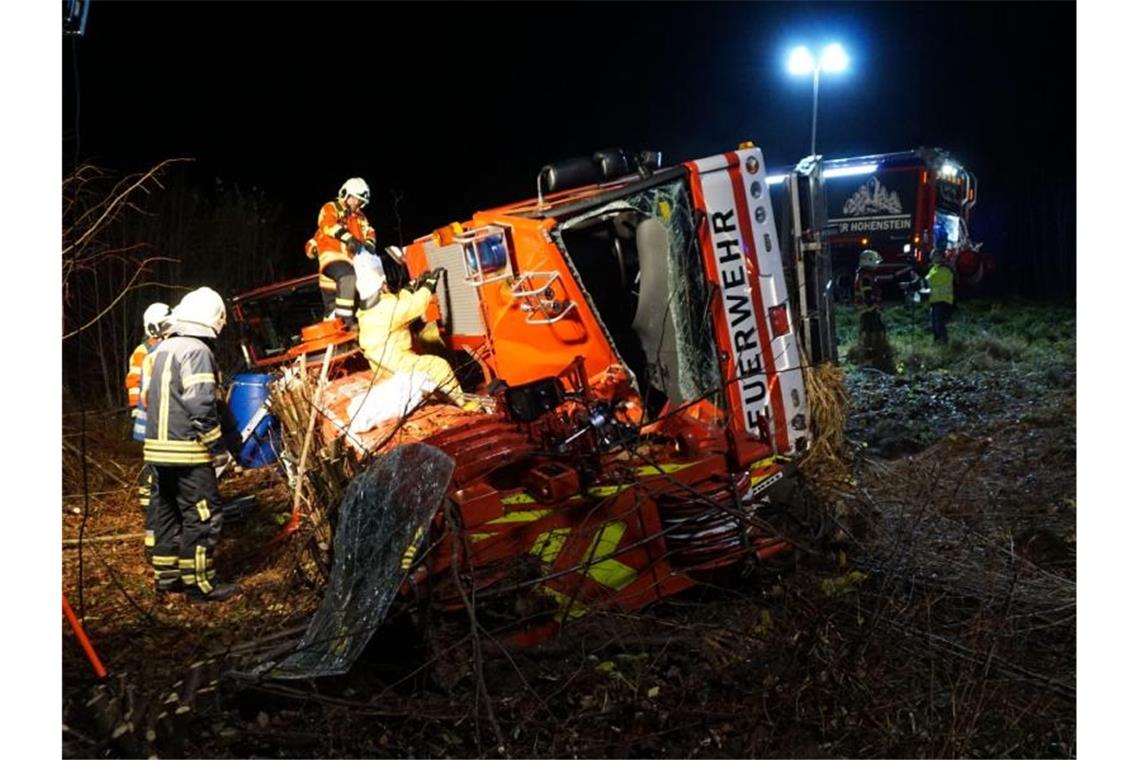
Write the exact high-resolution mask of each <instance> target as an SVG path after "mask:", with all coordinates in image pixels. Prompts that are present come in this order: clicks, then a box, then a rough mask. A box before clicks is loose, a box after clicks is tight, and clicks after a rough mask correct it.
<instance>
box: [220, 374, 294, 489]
mask: <svg viewBox="0 0 1140 760" xmlns="http://www.w3.org/2000/svg"><path fill="white" fill-rule="evenodd" d="M272 381H273V376H272V375H266V374H259V373H248V374H244V375H234V379H233V381H232V382H231V384H230V411H231V412H232V413H233V415H234V419H235V420H236V421H237V428H238V431H239V432H245V429H246V428H247V427H248V426H249V423H250V421H251V420H253V418H254V417H255V416H256V415H258V414H259V413H260V410H261V408H262V407H263V406H264V405H265V402H266V399H268V398H269V384H270V383H271V382H272ZM280 450H281V423H280V422H278V420H277V418H276V417H274V416H273V415H271V414H268V413H265V414H262V415H261V419H260V420H259V421H258V423H257V424H256V425H255V426H254V428H253V430H252V432H250V434H249V436H248V437H247V438H246V439H245V442H244V443H243V444H242V447H241V453H240V454H239V455H238V462H239V463H240V464H241V466H242V467H251V468H253V467H265V466H266V465H270V464H273V463H274V462H276V461H277V453H276V452H278V451H280Z"/></svg>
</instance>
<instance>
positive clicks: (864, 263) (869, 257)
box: [859, 248, 883, 267]
mask: <svg viewBox="0 0 1140 760" xmlns="http://www.w3.org/2000/svg"><path fill="white" fill-rule="evenodd" d="M882 263H883V257H882V256H880V255H879V252H878V251H873V250H871V249H870V248H868V249H866V250H864V251H863V252H862V253H860V254H859V266H861V267H877V266H879V264H882Z"/></svg>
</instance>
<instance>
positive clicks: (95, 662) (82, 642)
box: [63, 596, 107, 678]
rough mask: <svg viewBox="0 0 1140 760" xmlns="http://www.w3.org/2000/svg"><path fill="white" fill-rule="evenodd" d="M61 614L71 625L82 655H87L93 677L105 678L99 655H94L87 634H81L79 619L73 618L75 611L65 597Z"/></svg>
mask: <svg viewBox="0 0 1140 760" xmlns="http://www.w3.org/2000/svg"><path fill="white" fill-rule="evenodd" d="M63 614H64V616H65V617H66V618H67V622H68V623H69V624H71V630H72V631H74V632H75V638H77V639H79V646H81V647H83V653H84V654H85V655H87V660H88V662H90V663H91V667H92V668H93V669H94V670H95V675H97V676H99V678H106V677H107V669H106V668H104V667H103V663H102V662H100V660H99V655H97V654H95V647H93V646H91V641H90V640H89V639H88V638H87V634H86V633H84V632H83V626H82V625H80V624H79V618H77V617H75V610H73V609H71V605H70V604H68V603H67V597H66V596H64V597H63Z"/></svg>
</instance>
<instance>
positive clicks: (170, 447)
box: [143, 288, 237, 601]
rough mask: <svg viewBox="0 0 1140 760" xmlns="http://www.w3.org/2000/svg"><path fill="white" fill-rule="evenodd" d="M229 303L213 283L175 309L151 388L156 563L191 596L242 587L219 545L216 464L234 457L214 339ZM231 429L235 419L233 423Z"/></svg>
mask: <svg viewBox="0 0 1140 760" xmlns="http://www.w3.org/2000/svg"><path fill="white" fill-rule="evenodd" d="M225 324H226V307H225V303H224V302H223V301H222V298H221V296H219V295H218V294H217V293H216V292H214V291H213V290H211V289H210V288H198V289H197V290H195V291H192V292H190V293H187V294H186V296H185V297H184V298H183V299H182V301H181V302H180V303H179V304H178V305H177V306H176V307H174V310H173V312H172V313H171V325H170V331H169V332H170V334H169V337H167V338H166V340H164V341H163V342H162V343H161V345H159V347H158V349H157V350H156V351H155V352H154V354H153V357H154V361H153V368H152V375H151V377H152V380H151V382H150V384H149V386H148V387H147V392H146V404H147V410H148V414H147V420H146V440H145V441H144V443H143V458H144V459H145V461H146V462H147V464H150V465H153V466H154V468H155V476H156V479H157V482H158V487H157V488H156V489H155V492H154V496H153V498H152V499H151V505H150V510H151V514H150V515H149V516H148V521H149V522H150V524H151V525H152V526H153V531H154V547H153V553H152V555H151V564H152V565H153V567H154V574H155V587H156V590H157V591H160V592H170V591H185V593H186V596H187V598H189V599H190V600H191V601H220V600H223V599H226V598H228V597H230V596H232V595H233V594H234V593H235V592H236V591H237V586H235V585H233V584H230V583H221V582H219V581H217V580H216V579H215V577H214V569H213V564H214V558H213V555H214V547H215V546H217V543H218V538H219V535H220V533H221V527H222V509H221V508H222V500H221V497H220V496H219V495H218V481H217V477H216V475H215V474H214V467H215V466H219V465H222V464H225V463H226V462H228V461H229V457H230V454H229V451H227V445H233V440H232V436H228V435H227V433H232V431H223V422H224V421H226V420H227V415H225V414H224V412H223V409H221V408H219V404H218V396H219V376H218V367H217V362H216V360H215V358H214V341H215V339H216V338H217V337H218V334H219V333H220V332H221V331H222V328H223V327H224V326H225ZM227 427H228V425H227Z"/></svg>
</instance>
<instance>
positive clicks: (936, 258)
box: [926, 248, 954, 343]
mask: <svg viewBox="0 0 1140 760" xmlns="http://www.w3.org/2000/svg"><path fill="white" fill-rule="evenodd" d="M926 282H927V284H928V285H929V286H930V331H931V332H932V333H934V342H935V343H946V342H947V340H948V338H949V336H948V335H947V333H946V322H947V320H948V319H949V318H950V311H951V310H952V309H953V308H954V270H953V269H951V268H950V265H949V264H947V263H946V252H945V251H944V250H942V249H940V248H939V249H936V250H935V251H934V253H932V254H931V256H930V270H929V271H928V272H927V273H926Z"/></svg>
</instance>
